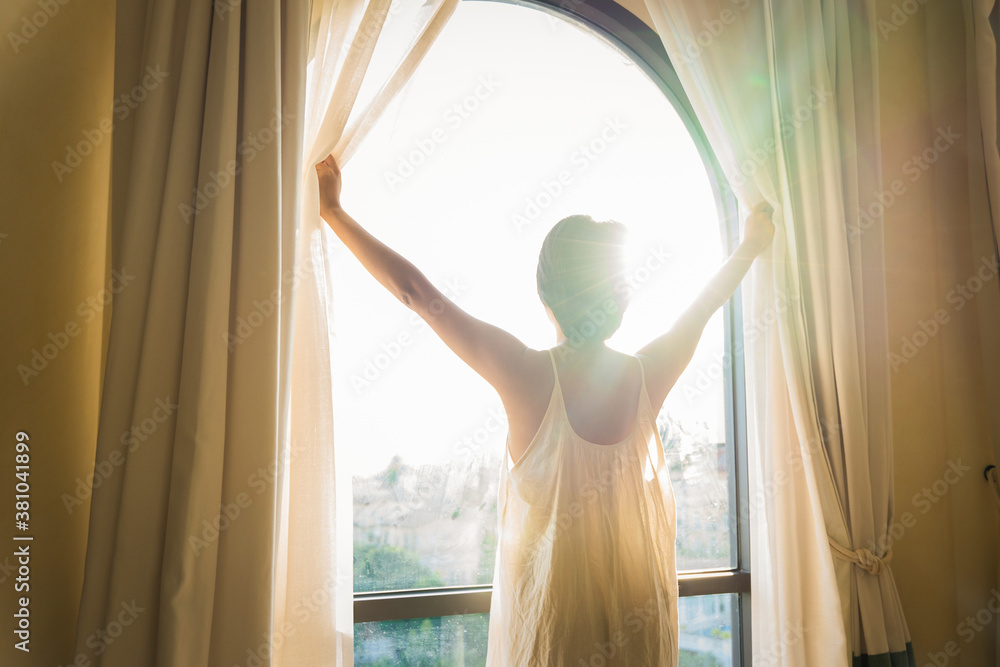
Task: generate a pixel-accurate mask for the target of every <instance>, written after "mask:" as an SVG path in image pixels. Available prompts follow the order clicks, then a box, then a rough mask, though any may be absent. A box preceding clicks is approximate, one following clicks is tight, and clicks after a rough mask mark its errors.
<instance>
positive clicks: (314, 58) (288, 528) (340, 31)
mask: <svg viewBox="0 0 1000 667" xmlns="http://www.w3.org/2000/svg"><path fill="white" fill-rule="evenodd" d="M457 5H458V0H432V1H430V2H426V3H425V2H423V0H394V1H393V0H314V3H313V12H312V17H311V21H310V32H309V45H308V54H309V55H308V57H309V75H308V88H307V94H306V109H305V124H304V132H305V136H304V142H303V147H304V150H303V155H302V157H303V158H304V159H303V161H302V163H301V164H299V165H297V169H298V173H299V174H300V176H301V178H302V179H303V184H302V185H303V187H302V188H301V190H300V192H301V193H302V197H301V199H300V201H299V226H298V228H297V231H296V248H295V252H296V260H295V263H296V268H297V269H300V271H299V272H298V275H300V276H301V277H302V278H303V279H302V280H301V281H300V282H298V285H297V288H296V291H295V306H294V315H293V318H294V328H293V331H294V334H293V337H294V341H293V350H294V351H293V355H292V356H293V358H292V365H291V368H292V378H291V420H290V431H289V436H290V439H289V440H288V441H287V442H286V443H285V446H286V449H285V456H286V457H287V460H289V461H290V462H291V464H290V465H289V466H287V473H288V474H287V475H286V476H285V480H284V482H285V484H284V486H283V491H282V497H281V501H282V502H281V504H282V506H283V507H284V511H283V522H282V526H283V528H284V529H285V532H284V535H283V536H282V539H281V540H280V541H279V544H280V545H281V547H282V548H283V549H287V551H284V552H283V553H281V554H280V555H279V558H278V563H279V570H278V573H277V575H278V576H277V579H276V581H277V582H278V586H277V589H276V597H275V600H276V605H275V619H274V627H275V632H280V631H281V630H280V629H281V628H282V627H285V626H288V627H292V628H294V627H296V625H297V624H298V620H297V619H300V618H302V616H303V603H304V602H305V603H306V608H311V605H308V601H309V600H310V599H311V598H313V597H316V598H321V599H326V598H327V597H329V598H330V599H332V601H333V605H320V606H319V608H318V609H317V611H316V612H314V613H313V612H310V615H311V616H312V618H311V619H310V620H309V622H308V623H305V624H302V628H301V629H300V630H298V631H297V632H296V634H295V635H294V636H293V637H292V638H291V640H290V641H288V642H286V643H285V644H284V645H283V646H282V647H281V649H280V650H279V651H278V652H276V656H275V661H274V664H275V665H288V666H292V665H294V666H295V667H299V666H301V665H317V666H319V665H324V666H326V665H331V664H336V665H350V664H353V636H354V628H353V608H352V605H353V585H352V574H353V562H352V561H353V557H352V555H353V550H352V540H353V515H352V497H351V473H350V454H349V450H350V449H351V448H354V447H363V446H364V443H350V442H348V443H336V444H335V443H334V442H333V400H332V392H333V378H332V375H331V357H330V355H331V340H332V334H331V331H332V319H331V318H332V309H333V304H332V301H331V296H332V290H331V284H330V279H329V276H330V271H329V263H330V261H331V252H330V250H331V245H330V243H331V241H332V232H330V230H329V229H328V228H327V225H326V223H325V222H324V221H323V220H322V219H321V218H320V217H319V196H318V191H317V180H316V173H315V169H314V165H315V164H316V163H317V162H319V161H320V160H322V159H323V158H325V157H326V156H327V155H328V154H330V153H331V152H332V153H333V155H334V157H336V158H337V161H338V163H339V164H340V165H341V167H343V166H344V165H345V164H346V163H347V162H348V161H349V160H350V158H351V156H352V155H353V153H354V151H355V149H356V148H357V146H358V145H359V144H360V142H361V141H362V140H363V139H364V138H365V136H366V134H367V132H368V130H369V129H371V127H372V126H373V125H374V124H375V122H376V121H377V120H378V118H379V117H380V116H381V114H382V112H383V111H385V109H386V107H387V106H388V104H389V103H390V102H391V101H392V100H393V98H395V97H396V96H397V95H398V94H399V93H400V91H401V90H402V89H403V87H404V86H405V84H406V82H407V81H408V80H409V78H410V77H411V76H412V75H413V73H414V71H415V69H416V67H417V65H418V64H419V63H420V61H421V59H422V58H423V57H424V55H425V54H426V53H427V50H428V49H429V48H430V47H431V45H432V44H433V42H434V40H435V39H436V38H437V36H438V35H439V34H440V32H441V30H442V28H444V26H445V24H446V23H447V21H448V19H449V18H450V16H451V15H452V13H453V12H454V10H455V7H457ZM359 326H363V323H359ZM334 659H335V660H334Z"/></svg>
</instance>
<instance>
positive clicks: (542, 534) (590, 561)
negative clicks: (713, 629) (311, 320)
mask: <svg viewBox="0 0 1000 667" xmlns="http://www.w3.org/2000/svg"><path fill="white" fill-rule="evenodd" d="M316 173H317V176H318V178H319V186H320V215H321V216H322V217H323V219H324V220H325V221H326V222H327V223H328V224H329V225H330V227H332V228H333V230H334V232H336V234H337V236H339V237H340V239H341V240H342V241H343V242H344V244H345V245H346V246H347V247H348V249H349V250H350V251H351V252H352V253H353V254H354V255H355V257H357V258H358V260H359V261H360V262H361V263H362V265H363V266H364V267H365V269H367V270H368V272H369V273H371V274H372V276H374V277H375V279H376V280H378V281H379V282H380V283H382V285H384V286H385V287H386V289H388V290H389V291H390V292H392V293H393V294H394V295H395V296H396V298H398V299H399V300H400V301H402V302H403V304H405V305H406V306H407V307H408V308H410V309H412V310H414V311H415V312H416V313H417V314H419V315H420V316H421V317H422V318H423V319H424V320H426V322H427V323H428V324H429V325H430V327H431V328H432V329H433V330H434V332H435V333H437V335H438V336H440V337H441V339H442V340H443V341H444V342H445V344H446V345H448V347H450V348H451V349H452V351H454V352H455V354H457V355H458V356H459V357H460V358H461V359H462V360H463V361H464V362H465V363H467V364H468V365H469V366H471V367H472V369H473V370H475V371H476V372H477V373H479V375H481V376H482V377H483V378H484V379H485V380H486V381H487V382H489V383H490V385H492V386H493V388H494V389H495V390H496V391H497V393H498V394H499V395H500V399H501V400H502V401H503V405H504V409H505V410H506V412H507V417H508V421H509V434H508V438H507V451H508V459H507V465H505V466H503V469H502V473H501V482H500V494H499V496H500V497H499V504H498V510H499V515H500V542H499V547H498V551H497V565H496V571H495V574H494V591H493V598H492V603H491V607H490V628H489V647H488V658H487V664H488V665H491V666H496V667H501V666H503V667H522V666H527V665H567V666H569V665H572V666H574V667H576V666H578V665H582V666H587V665H593V666H600V665H634V666H636V667H639V666H641V667H649V666H651V665H668V666H674V665H676V664H677V659H678V649H677V634H678V627H677V572H676V566H675V560H674V541H675V535H676V521H675V509H674V498H673V492H672V490H671V488H670V479H669V476H668V474H667V471H666V467H665V465H664V461H663V445H662V443H661V441H660V436H659V431H658V429H657V428H656V414H657V413H658V412H659V410H660V407H661V406H662V405H663V401H664V400H665V399H666V396H667V392H669V391H670V388H671V387H672V386H673V385H674V383H675V382H676V381H677V379H678V377H680V375H681V373H682V372H683V370H684V368H685V367H686V366H687V364H688V363H689V362H690V360H691V357H692V356H693V354H694V351H695V348H696V347H697V344H698V340H699V339H700V338H701V335H702V332H703V330H704V328H705V325H706V324H707V323H708V320H709V318H710V317H711V316H712V314H713V313H715V311H716V310H718V309H719V308H720V307H721V306H722V305H723V304H724V303H725V302H726V301H727V300H728V299H729V297H730V296H731V295H732V293H733V292H734V291H735V289H736V287H737V285H739V283H740V281H741V280H742V279H743V277H744V276H745V275H746V273H747V271H748V270H749V268H750V265H751V264H752V263H753V260H754V259H755V258H756V257H757V256H758V255H759V254H760V253H761V252H762V251H763V250H764V249H765V248H766V247H767V246H768V244H769V243H770V242H771V239H772V237H773V235H774V227H773V225H772V224H771V219H770V217H771V208H770V206H768V205H767V204H759V205H758V206H757V207H755V208H754V210H753V212H752V213H751V214H750V216H749V217H748V218H747V221H746V225H745V229H744V239H743V243H742V244H741V245H740V247H739V248H738V249H737V250H736V252H735V253H733V255H732V256H731V257H730V258H729V259H728V260H727V261H726V263H725V264H724V265H723V266H722V268H721V269H720V270H719V272H718V273H717V274H716V275H715V277H714V278H712V280H711V281H710V282H709V284H708V285H707V286H706V287H705V289H704V291H703V292H702V293H701V294H700V295H699V297H698V298H697V300H696V301H695V302H694V303H693V304H692V305H691V306H690V307H689V308H688V309H687V310H686V311H685V312H684V314H683V315H682V316H681V317H680V319H679V320H678V321H677V322H676V323H675V324H674V326H673V327H672V328H671V329H670V331H668V332H667V333H665V334H663V335H662V336H660V337H659V338H657V339H655V340H654V341H652V342H651V343H649V344H648V345H646V346H645V347H644V348H643V349H641V350H639V352H638V353H637V354H636V355H635V356H630V355H626V354H622V353H620V352H616V351H614V350H611V349H610V348H608V347H607V346H606V345H605V340H606V339H607V338H609V337H610V336H611V335H612V334H613V333H614V332H615V330H617V329H618V327H619V325H620V324H621V318H622V315H623V313H624V311H625V308H626V306H627V305H628V294H627V291H626V290H624V289H622V287H623V286H624V282H623V281H622V280H621V277H622V275H623V273H624V270H625V265H624V256H623V252H622V250H623V246H624V235H625V230H624V227H622V226H621V225H619V224H618V223H606V222H595V221H594V220H592V219H590V218H589V217H586V216H571V217H569V218H566V219H564V220H561V221H559V223H557V224H556V225H555V226H554V227H553V229H552V231H550V232H549V234H548V236H547V237H546V239H545V241H544V243H543V244H542V251H541V254H540V256H539V264H538V274H537V279H538V292H539V296H540V298H541V300H542V303H543V305H544V306H545V309H546V312H547V313H548V315H549V318H550V319H551V320H552V322H553V324H554V325H555V329H556V335H557V337H558V345H556V346H555V347H554V348H552V349H551V350H545V351H540V350H533V349H530V348H528V347H526V346H525V345H524V343H522V342H521V341H519V340H518V339H517V338H516V337H514V336H512V335H511V334H509V333H507V332H506V331H504V330H503V329H500V328H498V327H495V326H493V325H491V324H487V323H486V322H483V321H481V320H478V319H476V318H474V317H472V316H471V315H469V314H468V313H466V312H464V311H463V310H462V309H461V308H459V307H458V306H457V305H455V304H454V303H452V302H451V301H450V300H449V299H448V298H447V297H445V296H444V294H442V293H441V292H440V291H439V290H438V289H437V288H435V287H434V285H432V284H431V283H430V282H429V281H428V280H427V278H426V277H425V276H424V275H423V274H422V273H421V272H420V271H419V270H418V269H417V268H416V267H415V266H413V265H412V264H411V263H410V262H408V261H407V260H406V259H404V258H403V257H401V256H400V255H399V254H397V253H396V252H394V251H393V250H391V249H390V248H388V247H386V246H385V245H384V244H382V243H381V242H380V241H378V240H377V239H376V238H374V237H373V236H372V235H371V234H369V233H368V232H367V231H365V230H364V229H363V228H362V227H361V226H360V225H359V224H358V223H357V222H356V221H355V220H354V219H353V218H351V216H349V215H348V214H347V213H346V212H344V210H343V209H342V208H341V206H340V190H341V176H340V170H339V168H338V166H337V164H336V161H335V160H334V158H333V156H332V155H331V156H328V157H327V158H326V159H325V160H324V161H322V162H320V163H319V164H317V165H316Z"/></svg>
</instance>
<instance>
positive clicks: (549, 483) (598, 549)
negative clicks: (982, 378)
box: [486, 350, 678, 667]
mask: <svg viewBox="0 0 1000 667" xmlns="http://www.w3.org/2000/svg"><path fill="white" fill-rule="evenodd" d="M549 356H550V358H551V356H552V351H551V350H550V351H549ZM636 362H639V360H638V359H636ZM639 368H640V370H641V369H642V364H641V362H639ZM552 372H553V373H554V374H555V383H554V387H553V389H552V397H551V398H550V400H549V406H548V409H547V410H546V412H545V416H544V417H543V419H542V423H541V426H540V427H539V428H538V432H537V433H536V434H535V437H534V439H533V440H532V441H531V444H530V445H529V446H528V449H527V451H526V452H525V453H524V454H523V455H522V457H521V458H520V460H518V461H517V463H516V464H515V465H513V466H511V460H510V456H509V454H508V456H506V457H504V459H505V463H504V465H503V467H502V472H501V479H500V488H499V503H498V514H499V517H500V519H499V521H500V538H499V547H498V549H497V562H496V570H495V571H494V576H493V599H492V602H491V605H490V625H489V646H488V652H487V659H486V664H487V667H528V666H535V665H565V666H567V667H569V666H572V667H584V666H592V667H602V666H604V667H610V666H612V665H614V666H625V665H628V666H630V667H651V666H659V665H666V666H669V667H674V666H675V665H676V664H677V634H678V627H677V569H676V561H675V551H674V543H675V537H676V525H677V524H676V514H675V505H674V496H673V489H672V488H671V486H670V477H669V475H668V472H667V468H666V465H665V464H664V459H663V444H662V442H661V441H660V434H659V430H658V429H657V427H656V415H654V414H653V410H652V407H651V406H650V403H649V397H648V395H647V394H646V378H645V373H643V375H642V389H641V390H640V392H641V393H640V395H639V408H638V414H637V417H636V424H635V427H634V428H633V431H632V434H631V435H630V436H629V437H627V438H625V439H624V440H622V441H621V442H618V443H615V444H612V445H601V444H597V443H592V442H588V441H587V440H584V439H583V438H581V437H580V436H579V435H577V434H576V433H575V432H574V431H573V428H572V427H571V426H570V424H569V420H568V418H567V416H566V407H565V404H564V403H563V396H562V389H561V387H560V386H559V376H558V373H557V372H556V367H555V360H554V359H552Z"/></svg>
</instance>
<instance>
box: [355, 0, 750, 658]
mask: <svg viewBox="0 0 1000 667" xmlns="http://www.w3.org/2000/svg"><path fill="white" fill-rule="evenodd" d="M475 1H478V2H505V3H508V4H515V5H520V6H524V7H527V8H531V9H535V10H541V11H544V12H548V13H550V14H554V15H556V16H558V17H559V18H562V19H566V20H569V21H571V22H574V23H576V24H578V25H581V26H583V27H586V28H588V29H590V30H592V31H593V32H594V33H596V34H597V35H599V36H600V37H603V38H604V39H605V40H607V41H609V42H610V43H612V44H613V45H615V46H616V47H617V48H618V49H619V50H621V51H622V52H623V53H625V54H626V55H627V56H628V57H630V58H631V59H632V60H633V61H634V62H635V63H636V65H638V66H639V67H641V68H642V69H643V71H644V72H645V73H646V74H647V76H648V77H649V78H650V80H651V81H652V82H653V83H654V84H655V85H656V86H657V87H658V88H659V89H660V91H661V92H662V93H663V94H664V95H665V96H666V97H667V99H668V100H669V101H670V102H671V104H672V105H673V107H674V109H675V110H676V112H677V114H678V115H679V116H680V118H681V120H682V122H683V123H684V125H685V127H686V128H687V129H688V132H689V133H690V135H691V138H692V139H693V140H694V143H695V145H696V146H697V148H698V152H699V154H700V155H701V158H702V162H703V164H704V166H705V168H706V170H707V172H708V175H709V181H710V182H711V186H712V191H713V194H714V196H715V200H716V207H717V209H718V211H719V223H720V225H721V231H722V240H723V245H724V247H725V249H726V252H727V253H732V252H733V251H734V250H735V249H736V247H737V246H738V245H739V210H738V202H737V200H736V196H735V194H734V193H733V191H732V189H731V188H730V187H729V185H728V181H727V179H726V176H725V173H724V172H723V170H722V167H721V166H720V165H719V162H718V160H717V159H716V158H715V155H714V153H713V152H712V150H711V148H710V146H709V142H708V140H707V138H706V137H705V133H704V131H703V130H702V128H701V125H700V124H699V123H698V121H697V119H696V118H695V115H694V111H693V109H692V107H691V103H690V101H689V100H688V98H687V95H686V94H685V93H684V90H683V88H682V87H681V84H680V80H679V78H678V77H677V73H676V72H675V70H674V68H673V65H672V64H671V63H670V59H669V58H668V56H667V54H666V51H665V50H664V48H663V44H662V42H661V41H660V38H659V36H658V35H657V34H656V32H655V31H654V30H653V29H652V28H650V27H649V26H647V25H646V24H645V23H644V22H642V21H641V20H640V19H639V18H638V17H636V16H635V15H634V14H632V13H631V12H630V11H628V10H627V9H626V8H625V7H623V6H622V5H620V4H618V3H617V2H615V1H614V0H475ZM741 304H742V299H741V294H740V290H739V289H737V291H736V293H735V294H734V295H733V297H732V298H731V299H730V300H729V301H728V302H727V303H726V304H725V305H724V306H723V318H724V319H723V329H724V338H725V340H724V350H725V352H724V354H725V356H724V363H723V368H724V372H723V376H724V383H725V400H726V410H725V413H726V440H727V445H729V444H730V443H731V445H732V446H727V447H726V456H727V465H728V466H729V469H730V470H732V471H734V474H732V475H730V476H729V494H730V498H731V499H732V503H731V507H730V520H731V522H732V523H731V525H732V526H733V530H732V532H731V543H730V549H731V551H730V553H732V554H735V555H736V559H735V563H736V564H735V566H734V567H730V568H717V569H708V570H699V571H688V572H681V573H678V577H677V578H678V587H679V595H680V597H693V596H703V595H720V594H733V595H735V596H736V597H735V603H734V604H733V605H732V608H731V611H732V614H733V618H732V627H734V628H738V629H739V632H738V635H739V636H738V637H737V636H736V635H737V633H734V638H733V665H734V666H740V667H742V666H743V665H750V664H752V660H751V656H752V652H751V617H750V517H749V508H750V504H749V492H748V489H749V483H748V464H747V461H748V458H747V431H746V384H745V371H744V359H743V333H742V332H743V312H742V305H741ZM492 590H493V586H492V585H491V584H482V585H470V586H447V587H441V588H425V589H407V590H399V591H374V592H362V593H355V594H354V623H355V624H357V623H370V622H377V621H394V620H405V619H411V618H432V617H440V616H457V615H465V614H478V613H488V612H489V610H490V598H491V596H492Z"/></svg>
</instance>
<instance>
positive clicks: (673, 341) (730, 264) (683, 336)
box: [638, 203, 774, 409]
mask: <svg viewBox="0 0 1000 667" xmlns="http://www.w3.org/2000/svg"><path fill="white" fill-rule="evenodd" d="M772 212H773V209H772V208H771V207H770V205H768V204H767V203H762V204H758V205H757V206H756V207H754V210H753V211H752V212H751V213H750V215H749V216H748V217H747V220H746V224H745V226H744V236H743V242H742V243H741V244H740V247H739V248H737V249H736V252H734V253H733V254H732V255H730V257H729V259H727V260H726V262H725V264H723V265H722V268H721V269H719V271H718V272H717V273H716V274H715V276H713V277H712V279H711V280H710V281H709V283H708V284H707V285H706V286H705V288H704V289H703V290H702V291H701V293H700V294H699V295H698V297H697V298H696V299H695V300H694V302H693V303H692V304H691V305H690V306H689V307H688V308H687V310H685V311H684V313H683V314H681V316H680V317H679V318H678V319H677V321H676V322H675V323H674V325H673V326H672V327H671V328H670V331H668V332H667V333H665V334H663V335H662V336H660V337H659V338H657V339H656V340H654V341H653V342H651V343H650V344H649V345H647V346H646V347H644V348H642V349H641V350H639V352H638V356H640V357H643V358H644V360H645V363H644V366H645V368H646V379H647V393H648V394H649V399H650V402H651V403H652V404H653V408H654V409H657V408H659V406H660V405H662V404H663V401H664V399H666V397H667V394H668V393H669V392H670V389H671V388H672V387H673V386H674V383H676V382H677V379H678V378H679V377H680V375H681V373H683V372H684V369H685V368H687V365H688V364H689V363H690V362H691V358H692V357H693V356H694V352H695V349H696V348H697V347H698V341H699V340H701V335H702V333H703V332H704V331H705V325H707V324H708V321H709V319H711V317H712V315H714V314H715V311H717V310H718V309H719V308H721V307H722V306H723V305H724V304H725V303H726V301H728V300H729V298H730V297H731V296H732V295H733V292H735V291H736V288H737V287H738V286H739V284H740V282H742V280H743V278H744V277H745V276H746V274H747V271H749V270H750V266H751V265H752V264H753V261H754V260H755V259H756V258H757V256H758V255H760V253H762V252H763V251H764V249H765V248H767V246H768V245H769V244H770V243H771V239H772V238H773V237H774V225H773V224H772V223H771V213H772Z"/></svg>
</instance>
